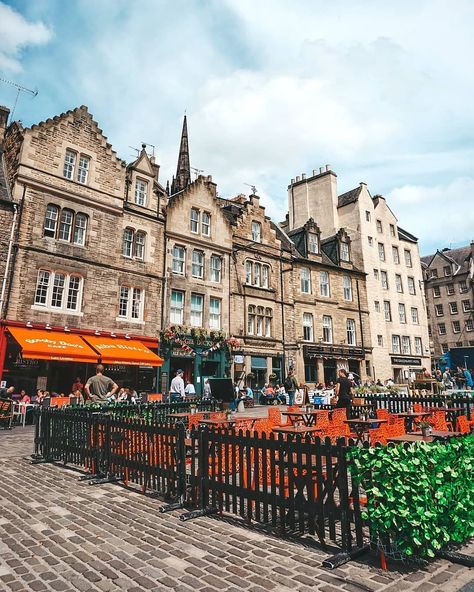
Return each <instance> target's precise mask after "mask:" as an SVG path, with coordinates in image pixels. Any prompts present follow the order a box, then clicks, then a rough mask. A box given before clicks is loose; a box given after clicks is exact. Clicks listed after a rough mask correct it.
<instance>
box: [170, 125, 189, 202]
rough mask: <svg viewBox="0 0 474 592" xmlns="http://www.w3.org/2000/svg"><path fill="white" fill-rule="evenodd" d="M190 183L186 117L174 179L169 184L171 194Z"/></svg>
mask: <svg viewBox="0 0 474 592" xmlns="http://www.w3.org/2000/svg"><path fill="white" fill-rule="evenodd" d="M190 183H191V167H190V164H189V144H188V124H187V119H186V115H185V116H184V120H183V130H182V132H181V144H180V146H179V156H178V166H177V168H176V177H173V182H172V183H171V194H172V195H173V194H174V193H178V191H181V190H183V189H184V188H185V187H187V186H188V185H189V184H190Z"/></svg>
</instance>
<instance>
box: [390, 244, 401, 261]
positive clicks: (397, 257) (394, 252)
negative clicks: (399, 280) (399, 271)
mask: <svg viewBox="0 0 474 592" xmlns="http://www.w3.org/2000/svg"><path fill="white" fill-rule="evenodd" d="M392 256H393V262H394V263H395V265H398V264H399V263H400V252H399V251H398V247H392Z"/></svg>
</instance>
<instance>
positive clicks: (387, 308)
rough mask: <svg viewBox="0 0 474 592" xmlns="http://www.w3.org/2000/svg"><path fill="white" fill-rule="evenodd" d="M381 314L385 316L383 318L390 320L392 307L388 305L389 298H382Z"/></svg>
mask: <svg viewBox="0 0 474 592" xmlns="http://www.w3.org/2000/svg"><path fill="white" fill-rule="evenodd" d="M383 314H384V317H385V320H386V321H388V322H390V321H391V320H392V309H391V306H390V301H389V300H384V303H383Z"/></svg>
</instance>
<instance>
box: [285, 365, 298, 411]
mask: <svg viewBox="0 0 474 592" xmlns="http://www.w3.org/2000/svg"><path fill="white" fill-rule="evenodd" d="M284 386H285V390H286V392H287V393H288V405H293V402H294V400H295V392H296V390H297V388H298V381H297V380H296V376H295V373H294V372H293V370H290V371H289V372H288V376H287V377H286V379H285V383H284Z"/></svg>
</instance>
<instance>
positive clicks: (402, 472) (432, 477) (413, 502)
mask: <svg viewBox="0 0 474 592" xmlns="http://www.w3.org/2000/svg"><path fill="white" fill-rule="evenodd" d="M348 455H349V460H350V463H349V466H350V470H351V473H352V477H353V479H354V480H355V481H356V482H357V483H359V484H360V485H362V487H363V488H364V489H365V491H366V493H367V507H366V509H365V513H364V514H365V516H364V517H365V518H366V519H367V520H368V521H369V524H370V529H371V535H372V537H374V538H377V539H379V538H380V539H382V540H384V539H389V540H390V541H391V542H392V543H393V544H395V545H396V546H397V548H398V549H399V550H400V551H402V552H403V553H404V554H405V555H407V556H411V555H417V556H423V557H434V555H435V552H436V551H437V550H438V549H440V548H441V547H443V546H444V545H446V544H447V543H449V542H456V543H460V542H463V541H465V540H466V539H468V538H469V537H472V536H474V434H468V435H466V436H463V437H461V438H451V439H449V440H448V441H439V442H432V443H428V442H414V443H413V444H410V445H408V446H407V445H398V446H395V447H391V446H389V447H387V446H383V447H380V446H377V447H372V448H355V447H354V448H352V449H351V450H349V452H348Z"/></svg>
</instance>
